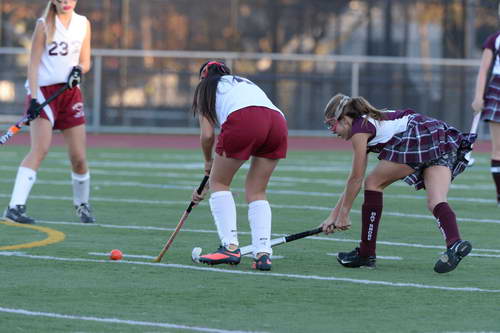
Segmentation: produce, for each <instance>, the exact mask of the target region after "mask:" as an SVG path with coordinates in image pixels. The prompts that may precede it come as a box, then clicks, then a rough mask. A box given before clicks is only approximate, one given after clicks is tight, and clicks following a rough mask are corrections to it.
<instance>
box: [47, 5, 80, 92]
mask: <svg viewBox="0 0 500 333" xmlns="http://www.w3.org/2000/svg"><path fill="white" fill-rule="evenodd" d="M38 20H39V21H42V23H44V24H45V20H44V19H43V18H40V19H38ZM55 24H56V27H55V32H54V38H53V40H52V42H51V43H50V44H47V45H46V46H45V50H44V52H43V54H42V58H41V61H40V66H39V68H38V85H39V86H40V87H44V86H50V85H53V84H58V83H65V82H66V81H67V80H68V75H69V73H70V72H71V69H72V68H73V67H74V66H77V65H78V64H79V63H80V51H81V49H82V45H83V40H84V39H85V36H86V34H87V25H88V23H87V18H86V17H85V16H82V15H78V14H76V13H75V12H73V15H72V17H71V21H70V24H69V26H68V28H66V27H65V26H64V25H63V24H62V23H61V21H60V20H59V18H58V17H57V15H56V17H55Z"/></svg>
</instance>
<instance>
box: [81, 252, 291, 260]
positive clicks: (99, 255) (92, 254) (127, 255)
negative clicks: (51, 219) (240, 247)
mask: <svg viewBox="0 0 500 333" xmlns="http://www.w3.org/2000/svg"><path fill="white" fill-rule="evenodd" d="M88 254H89V255H91V256H98V257H109V253H106V252H89V253H88ZM244 256H245V257H252V256H253V255H252V254H247V255H244ZM123 258H134V259H156V256H146V255H139V254H128V253H124V254H123ZM283 258H285V257H284V256H275V255H271V259H283Z"/></svg>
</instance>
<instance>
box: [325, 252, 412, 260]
mask: <svg viewBox="0 0 500 333" xmlns="http://www.w3.org/2000/svg"><path fill="white" fill-rule="evenodd" d="M337 254H338V253H331V252H330V253H327V254H326V255H327V256H333V257H336V256H337ZM377 259H385V260H403V258H402V257H391V256H377Z"/></svg>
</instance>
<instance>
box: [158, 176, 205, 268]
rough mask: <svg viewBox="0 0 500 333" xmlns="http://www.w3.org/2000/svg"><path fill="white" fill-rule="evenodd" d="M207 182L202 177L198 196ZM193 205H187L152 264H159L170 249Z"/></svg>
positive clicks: (192, 203)
mask: <svg viewBox="0 0 500 333" xmlns="http://www.w3.org/2000/svg"><path fill="white" fill-rule="evenodd" d="M207 181H208V176H205V177H203V180H202V181H201V184H200V186H199V187H198V189H197V190H196V192H197V193H198V194H199V195H200V194H201V192H203V189H204V188H205V185H206V184H207ZM194 205H196V203H195V202H194V201H191V203H190V204H189V206H188V208H187V209H186V210H185V211H184V213H183V214H182V217H181V219H180V221H179V223H177V226H176V227H175V230H174V232H172V234H171V235H170V238H169V239H168V241H167V243H166V244H165V246H164V247H163V249H162V250H161V252H160V254H158V256H157V257H156V258H155V259H154V260H153V262H160V261H161V259H162V258H163V256H164V255H165V253H166V252H167V250H168V248H169V247H170V245H172V242H173V241H174V239H175V236H177V233H178V232H179V230H181V228H182V226H183V225H184V222H186V219H187V217H188V216H189V213H191V210H192V209H193V207H194Z"/></svg>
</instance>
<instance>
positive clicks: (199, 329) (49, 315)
mask: <svg viewBox="0 0 500 333" xmlns="http://www.w3.org/2000/svg"><path fill="white" fill-rule="evenodd" d="M0 312H3V313H11V314H17V315H24V316H32V317H46V318H56V319H70V320H82V321H93V322H99V323H109V324H124V325H132V326H149V327H162V328H175V329H180V330H188V331H196V332H213V333H250V331H239V330H238V331H231V330H225V329H217V328H208V327H199V326H189V325H177V324H170V323H158V322H149V321H137V320H127V319H118V318H102V317H89V316H75V315H67V314H60V313H52V312H39V311H30V310H25V309H11V308H4V307H0Z"/></svg>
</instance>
